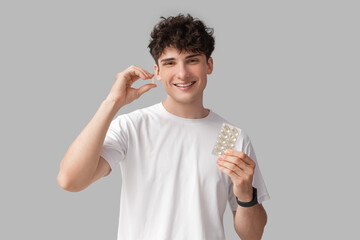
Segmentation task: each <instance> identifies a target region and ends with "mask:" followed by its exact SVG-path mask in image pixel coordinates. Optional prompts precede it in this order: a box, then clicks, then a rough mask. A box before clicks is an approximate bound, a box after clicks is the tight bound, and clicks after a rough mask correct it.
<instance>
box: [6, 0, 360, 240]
mask: <svg viewBox="0 0 360 240" xmlns="http://www.w3.org/2000/svg"><path fill="white" fill-rule="evenodd" d="M359 7H360V4H359V2H358V1H346V0H343V1H332V0H327V1H325V0H324V1H319V0H311V1H309V0H303V1H285V0H283V1H277V0H274V1H217V2H215V1H214V2H212V1H185V0H182V1H157V0H156V1H64V0H63V1H39V0H35V1H1V3H0V26H1V29H0V31H1V32H0V34H1V37H0V41H1V45H0V63H1V65H0V67H1V70H0V79H1V87H0V100H1V101H0V104H1V125H0V128H1V129H0V130H1V159H2V160H1V168H0V169H1V170H0V171H1V172H0V173H1V174H0V178H1V179H0V180H1V181H0V184H1V198H0V199H1V200H0V201H1V211H0V220H1V224H0V226H1V230H0V239H52V240H56V239H87V240H92V239H110V240H111V239H112V240H115V239H116V235H117V227H118V226H117V224H118V214H119V201H120V189H121V173H120V169H119V168H118V169H117V170H115V171H114V172H113V173H112V174H111V175H110V176H108V177H106V178H103V179H101V180H100V181H99V182H96V183H95V184H93V185H92V186H90V187H89V188H88V189H86V190H84V191H82V192H79V193H69V192H66V191H64V190H62V189H61V188H60V187H59V186H58V185H57V181H56V177H57V174H58V170H59V164H60V161H61V159H62V157H63V156H64V154H65V152H66V150H67V148H68V147H69V145H70V144H71V143H72V141H73V140H74V139H75V138H76V137H77V136H78V134H79V133H80V132H81V130H82V129H83V128H84V127H85V126H86V124H87V123H88V122H89V121H90V119H91V118H92V116H93V115H94V114H95V112H96V111H97V109H98V107H99V106H100V103H101V102H102V101H103V100H104V99H105V97H106V96H107V94H108V92H109V91H110V89H111V86H112V84H113V82H114V80H115V76H116V74H117V73H118V72H121V71H122V70H124V69H125V68H127V67H129V66H130V65H132V64H135V65H138V66H140V67H143V68H145V69H147V70H148V71H151V72H153V65H154V61H153V59H152V58H151V56H150V54H149V52H148V49H147V45H148V43H149V39H150V37H149V34H150V32H151V30H152V28H153V26H154V25H155V24H156V23H157V22H158V21H159V20H160V17H161V16H165V17H168V16H171V15H177V14H178V13H184V14H186V13H190V14H192V15H193V16H194V17H197V18H200V19H201V20H203V21H204V22H205V24H206V25H208V26H209V27H213V28H214V30H215V31H214V36H215V39H216V47H215V51H214V53H213V58H214V72H213V74H211V75H210V76H209V78H208V85H207V88H206V90H205V97H204V103H205V104H204V106H205V107H207V108H210V109H212V110H213V111H215V112H216V113H218V114H220V115H222V116H223V117H224V118H225V119H227V120H228V121H230V122H232V123H234V124H236V125H237V126H238V127H240V128H242V129H243V130H244V131H246V132H247V133H248V135H249V136H250V138H251V140H252V143H253V146H254V149H255V152H256V154H257V158H258V163H259V167H260V169H261V171H262V174H263V177H264V180H265V182H266V185H267V188H268V191H269V193H270V196H271V199H270V200H268V201H266V202H264V207H265V209H266V211H267V213H268V224H267V226H266V228H265V233H264V236H263V239H266V240H267V239H355V238H356V236H358V226H359V221H358V218H359V206H358V202H357V201H358V200H359V193H358V190H356V189H358V186H357V185H358V183H359V176H358V175H357V173H358V166H359V164H358V162H359V160H360V159H359V154H358V151H357V150H358V148H359V133H360V131H359V130H360V128H359V122H360V118H359V102H360V101H359V100H360V97H359V84H358V83H359V80H360V78H359V77H360V74H359V66H360V65H359V64H360V58H359V56H360V48H359V42H360V34H359V29H360V28H359V23H360V15H359ZM142 84H143V82H141V81H138V82H137V83H136V85H135V86H136V87H139V86H141V85H142ZM157 84H158V87H157V88H156V89H153V90H151V91H150V92H147V93H145V94H144V95H143V97H142V98H140V99H138V100H136V101H135V102H133V103H132V104H131V105H128V106H126V107H124V108H123V109H121V110H120V111H119V113H118V114H122V113H127V112H130V111H133V110H135V109H138V108H142V107H147V106H150V105H152V104H155V103H158V102H160V101H162V100H164V99H165V97H166V94H165V91H164V89H163V87H162V84H161V83H159V82H157ZM144 204H146V200H145V199H144ZM224 225H225V231H226V236H227V239H230V240H231V239H237V237H236V234H235V231H234V229H233V217H232V213H231V212H230V209H229V207H227V210H226V212H225V215H224Z"/></svg>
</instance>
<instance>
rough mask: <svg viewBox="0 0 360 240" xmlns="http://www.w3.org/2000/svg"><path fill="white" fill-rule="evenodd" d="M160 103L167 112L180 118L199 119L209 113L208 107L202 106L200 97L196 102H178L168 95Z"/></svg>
mask: <svg viewBox="0 0 360 240" xmlns="http://www.w3.org/2000/svg"><path fill="white" fill-rule="evenodd" d="M162 105H163V106H164V108H165V109H166V111H168V112H169V113H171V114H174V115H176V116H178V117H182V118H190V119H200V118H204V117H206V116H207V115H209V113H210V110H209V109H205V108H204V106H203V103H202V99H200V101H197V102H191V103H179V102H176V101H174V100H173V99H172V98H170V97H169V96H168V97H167V98H166V99H165V101H163V102H162Z"/></svg>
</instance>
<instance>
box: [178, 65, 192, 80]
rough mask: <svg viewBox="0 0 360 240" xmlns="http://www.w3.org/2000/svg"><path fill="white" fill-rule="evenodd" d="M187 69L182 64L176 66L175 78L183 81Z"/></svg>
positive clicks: (186, 74) (186, 75)
mask: <svg viewBox="0 0 360 240" xmlns="http://www.w3.org/2000/svg"><path fill="white" fill-rule="evenodd" d="M188 75H189V74H188V69H187V68H186V65H185V64H184V63H180V64H178V69H177V78H178V79H180V80H185V79H186V78H187V77H188Z"/></svg>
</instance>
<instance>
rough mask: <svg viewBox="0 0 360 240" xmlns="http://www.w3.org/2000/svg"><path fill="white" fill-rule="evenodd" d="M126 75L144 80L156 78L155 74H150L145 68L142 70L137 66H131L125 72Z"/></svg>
mask: <svg viewBox="0 0 360 240" xmlns="http://www.w3.org/2000/svg"><path fill="white" fill-rule="evenodd" d="M125 72H126V73H128V74H129V75H130V76H131V77H138V78H137V79H139V78H141V79H143V80H145V79H150V78H153V77H154V74H153V73H149V72H148V71H146V70H145V69H143V68H140V67H138V66H136V65H131V66H130V67H128V68H127V69H126V70H125Z"/></svg>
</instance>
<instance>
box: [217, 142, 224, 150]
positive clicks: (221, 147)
mask: <svg viewBox="0 0 360 240" xmlns="http://www.w3.org/2000/svg"><path fill="white" fill-rule="evenodd" d="M217 145H218V146H219V147H220V149H224V146H223V145H221V143H219V141H218V142H217Z"/></svg>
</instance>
